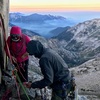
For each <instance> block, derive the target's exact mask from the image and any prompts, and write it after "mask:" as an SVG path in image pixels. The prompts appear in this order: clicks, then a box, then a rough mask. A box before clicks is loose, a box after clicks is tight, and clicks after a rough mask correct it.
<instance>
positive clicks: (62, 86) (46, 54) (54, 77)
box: [24, 40, 71, 100]
mask: <svg viewBox="0 0 100 100" xmlns="http://www.w3.org/2000/svg"><path fill="white" fill-rule="evenodd" d="M27 52H28V53H29V55H34V56H35V57H37V58H39V59H40V60H39V65H40V68H41V72H42V74H43V76H44V77H43V79H42V80H40V81H36V82H33V83H24V85H25V86H26V87H28V88H31V87H32V88H40V89H41V88H44V87H46V86H49V87H51V88H52V90H53V92H52V93H53V95H52V100H64V98H65V97H66V96H67V93H66V92H67V88H66V87H67V86H68V85H69V84H70V80H71V76H70V71H69V70H68V66H67V64H66V63H65V61H64V60H63V59H62V57H61V56H60V55H58V54H57V53H56V52H55V51H53V50H51V49H47V48H44V46H43V45H42V44H41V43H40V42H39V41H35V40H31V41H30V42H29V43H28V45H27Z"/></svg>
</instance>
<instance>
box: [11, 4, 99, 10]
mask: <svg viewBox="0 0 100 100" xmlns="http://www.w3.org/2000/svg"><path fill="white" fill-rule="evenodd" d="M10 11H11V12H13V11H17V12H18V11H22V12H23V11H24V12H34V11H37V12H39V11H43V12H46V11H52V12H53V11H100V7H99V5H97V6H92V5H90V6H89V5H87V6H86V5H85V6H84V5H83V6H80V5H77V6H75V5H71V6H66V5H63V6H61V5H56V6H55V5H54V6H52V5H51V6H50V5H49V6H48V5H47V6H46V5H45V6H40V7H38V6H33V7H32V6H12V7H10Z"/></svg>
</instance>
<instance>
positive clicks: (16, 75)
mask: <svg viewBox="0 0 100 100" xmlns="http://www.w3.org/2000/svg"><path fill="white" fill-rule="evenodd" d="M13 74H14V75H15V77H16V78H17V80H18V82H19V84H20V86H21V87H22V89H23V91H24V93H25V95H26V96H27V99H28V100H30V98H29V96H28V95H27V93H26V89H25V87H24V86H23V84H22V82H21V80H20V78H19V76H18V74H17V70H16V69H15V70H14V72H13Z"/></svg>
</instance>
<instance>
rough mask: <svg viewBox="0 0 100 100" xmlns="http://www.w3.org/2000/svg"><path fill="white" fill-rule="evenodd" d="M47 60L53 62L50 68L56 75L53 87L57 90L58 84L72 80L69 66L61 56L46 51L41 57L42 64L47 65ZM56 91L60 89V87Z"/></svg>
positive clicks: (49, 50)
mask: <svg viewBox="0 0 100 100" xmlns="http://www.w3.org/2000/svg"><path fill="white" fill-rule="evenodd" d="M46 59H47V60H49V61H50V62H51V63H50V64H51V65H50V66H51V67H52V69H53V73H54V78H53V84H52V85H51V87H52V88H56V87H57V83H60V82H62V81H63V82H68V81H69V79H70V72H69V70H68V66H67V64H66V63H65V61H64V60H63V59H62V58H61V56H59V55H58V54H57V53H56V52H55V51H54V50H51V49H45V50H44V53H43V55H42V56H41V59H40V63H41V64H42V63H46ZM41 67H42V66H41ZM41 70H42V69H41ZM49 71H50V70H49ZM56 89H58V87H57V88H56Z"/></svg>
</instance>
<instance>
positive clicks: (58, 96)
mask: <svg viewBox="0 0 100 100" xmlns="http://www.w3.org/2000/svg"><path fill="white" fill-rule="evenodd" d="M64 95H66V98H67V90H66V91H64V92H63V90H58V91H52V98H51V100H65V98H64V97H63V96H64ZM66 100H67V99H66Z"/></svg>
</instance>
